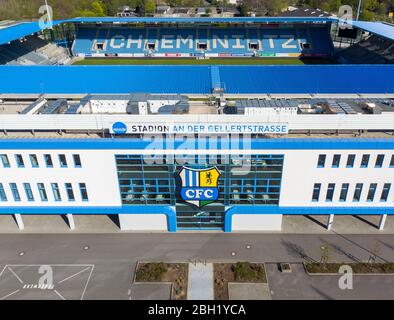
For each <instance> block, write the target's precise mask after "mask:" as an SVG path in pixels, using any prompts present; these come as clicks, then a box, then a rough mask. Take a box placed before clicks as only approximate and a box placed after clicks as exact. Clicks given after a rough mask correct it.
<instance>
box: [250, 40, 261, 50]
mask: <svg viewBox="0 0 394 320" xmlns="http://www.w3.org/2000/svg"><path fill="white" fill-rule="evenodd" d="M249 49H250V50H260V46H259V43H258V42H249Z"/></svg>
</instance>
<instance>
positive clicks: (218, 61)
mask: <svg viewBox="0 0 394 320" xmlns="http://www.w3.org/2000/svg"><path fill="white" fill-rule="evenodd" d="M317 63H318V62H317ZM303 64H305V62H304V61H303V60H300V59H298V58H211V59H201V60H197V59H190V58H88V59H84V60H80V61H76V62H75V63H74V65H303Z"/></svg>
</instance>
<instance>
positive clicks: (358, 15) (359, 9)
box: [356, 0, 362, 20]
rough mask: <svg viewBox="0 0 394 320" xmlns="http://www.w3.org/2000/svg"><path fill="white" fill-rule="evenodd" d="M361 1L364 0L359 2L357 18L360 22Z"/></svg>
mask: <svg viewBox="0 0 394 320" xmlns="http://www.w3.org/2000/svg"><path fill="white" fill-rule="evenodd" d="M361 1H362V0H359V1H358V7H357V16H356V20H358V19H359V17H360V11H361Z"/></svg>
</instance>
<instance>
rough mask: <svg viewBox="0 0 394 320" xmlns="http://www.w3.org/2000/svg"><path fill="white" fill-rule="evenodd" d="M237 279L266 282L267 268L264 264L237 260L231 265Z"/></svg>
mask: <svg viewBox="0 0 394 320" xmlns="http://www.w3.org/2000/svg"><path fill="white" fill-rule="evenodd" d="M231 270H232V271H233V272H234V279H235V280H236V281H249V282H254V281H256V282H266V277H265V270H264V267H263V266H262V265H257V264H251V263H249V262H237V263H236V264H235V265H233V266H232V267H231Z"/></svg>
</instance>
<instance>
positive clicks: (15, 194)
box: [10, 183, 21, 201]
mask: <svg viewBox="0 0 394 320" xmlns="http://www.w3.org/2000/svg"><path fill="white" fill-rule="evenodd" d="M10 188H11V192H12V196H13V197H14V201H21V196H20V194H19V190H18V186H17V185H16V183H10Z"/></svg>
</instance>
